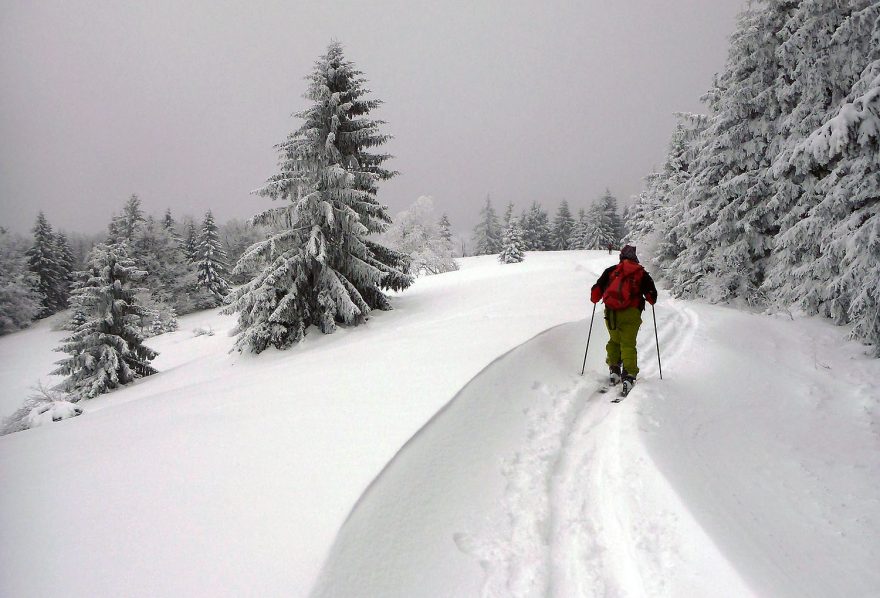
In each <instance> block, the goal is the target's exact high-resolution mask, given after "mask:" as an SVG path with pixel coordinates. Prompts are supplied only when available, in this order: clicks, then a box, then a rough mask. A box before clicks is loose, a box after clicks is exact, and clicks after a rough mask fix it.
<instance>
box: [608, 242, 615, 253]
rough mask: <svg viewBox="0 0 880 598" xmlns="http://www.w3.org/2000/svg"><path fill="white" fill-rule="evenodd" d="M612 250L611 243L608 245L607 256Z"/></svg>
mask: <svg viewBox="0 0 880 598" xmlns="http://www.w3.org/2000/svg"><path fill="white" fill-rule="evenodd" d="M612 249H614V245H612V244H611V243H609V244H608V255H611V250H612Z"/></svg>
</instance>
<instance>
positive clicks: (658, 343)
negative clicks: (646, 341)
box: [651, 303, 663, 380]
mask: <svg viewBox="0 0 880 598" xmlns="http://www.w3.org/2000/svg"><path fill="white" fill-rule="evenodd" d="M651 313H652V314H653V315H654V340H655V341H657V367H659V368H660V379H661V380H662V379H663V366H662V365H661V364H660V337H658V336H657V311H656V310H655V309H654V304H653V303H652V304H651Z"/></svg>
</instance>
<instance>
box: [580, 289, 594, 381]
mask: <svg viewBox="0 0 880 598" xmlns="http://www.w3.org/2000/svg"><path fill="white" fill-rule="evenodd" d="M595 317H596V304H595V303H594V304H593V315H591V316H590V332H588V333H587V349H586V351H584V367H582V368H581V376H583V375H584V370H586V369H587V352H588V351H589V350H590V337H591V336H593V318H595Z"/></svg>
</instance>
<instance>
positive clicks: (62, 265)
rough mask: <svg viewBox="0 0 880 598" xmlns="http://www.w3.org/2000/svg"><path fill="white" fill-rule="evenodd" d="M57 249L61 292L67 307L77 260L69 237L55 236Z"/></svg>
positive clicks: (63, 235) (61, 234)
mask: <svg viewBox="0 0 880 598" xmlns="http://www.w3.org/2000/svg"><path fill="white" fill-rule="evenodd" d="M55 247H56V248H57V252H58V266H59V274H60V276H61V278H60V280H59V291H60V294H61V299H62V300H63V301H64V306H65V307H66V306H67V300H68V298H69V297H70V284H71V282H73V272H74V268H73V266H74V263H75V261H76V259H75V258H74V257H73V250H72V249H71V248H70V243H69V242H68V241H67V235H65V234H64V233H58V234H57V235H55Z"/></svg>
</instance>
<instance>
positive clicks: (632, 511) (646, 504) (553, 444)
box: [313, 308, 750, 597]
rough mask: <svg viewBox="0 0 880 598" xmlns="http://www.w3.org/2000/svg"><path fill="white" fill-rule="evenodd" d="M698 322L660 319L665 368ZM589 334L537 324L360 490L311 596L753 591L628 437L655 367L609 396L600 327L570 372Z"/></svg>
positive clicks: (681, 314) (578, 327)
mask: <svg viewBox="0 0 880 598" xmlns="http://www.w3.org/2000/svg"><path fill="white" fill-rule="evenodd" d="M646 323H647V324H648V326H644V327H643V332H644V333H645V334H643V335H641V336H640V350H641V351H642V352H643V354H644V355H646V356H647V355H650V354H651V351H653V349H654V347H653V345H654V343H653V328H652V324H651V322H650V318H648V320H647V322H646ZM649 327H650V330H648V329H649ZM696 327H697V319H696V317H695V316H694V314H693V313H692V312H690V311H689V310H688V309H686V308H681V309H677V310H676V311H675V313H674V317H670V318H669V319H668V320H667V321H666V322H665V323H664V325H663V327H662V329H661V331H660V332H661V333H662V337H661V342H663V341H664V339H665V340H666V341H667V342H668V343H669V345H670V346H669V351H668V352H667V353H665V356H666V359H667V360H669V361H670V363H674V361H675V358H676V355H677V352H679V351H680V350H681V349H682V348H683V347H686V346H687V343H688V335H692V334H693V333H694V329H696ZM682 328H688V332H687V334H680V335H679V334H676V335H674V336H675V340H673V334H672V331H673V329H678V330H681V329H682ZM585 331H586V325H585V324H584V323H583V322H579V323H574V324H568V325H563V326H560V327H557V328H554V329H552V330H550V331H547V332H545V333H542V334H540V335H538V336H537V337H535V338H534V339H532V340H531V341H529V342H527V343H525V344H524V345H521V346H520V347H518V348H517V349H515V350H513V351H511V352H510V353H508V354H507V355H505V356H503V357H502V358H500V359H499V360H497V361H496V362H494V363H493V364H492V365H490V366H489V367H488V368H486V369H485V370H484V371H483V372H481V373H480V374H479V375H478V376H477V377H476V378H475V379H474V380H472V381H471V383H469V384H468V386H467V387H465V388H464V389H463V390H462V391H461V392H460V393H459V395H458V396H457V397H456V399H455V400H454V401H453V402H452V403H451V404H450V406H449V407H448V408H447V409H446V410H444V411H443V412H442V413H440V414H438V416H437V417H435V418H434V420H432V421H431V422H430V423H429V424H428V425H427V426H426V427H425V428H424V429H423V430H422V431H421V432H420V433H419V434H418V435H417V436H416V437H415V438H414V439H413V440H412V441H411V442H410V443H408V444H407V446H406V447H404V449H402V450H401V452H400V453H398V455H397V457H396V458H395V459H394V460H393V461H392V462H391V463H390V464H389V466H388V467H387V468H386V469H385V471H384V472H383V473H382V475H381V476H380V477H379V478H378V479H377V480H376V481H375V482H374V484H373V485H372V486H371V488H370V490H369V491H368V493H367V494H366V495H365V496H364V497H362V500H361V501H360V503H359V504H358V506H357V508H356V509H355V510H354V511H353V513H352V515H351V516H350V518H349V520H348V521H347V523H346V525H345V526H344V527H343V529H342V531H341V533H340V535H339V536H338V537H337V541H336V543H335V545H334V548H333V550H332V551H331V554H330V557H329V559H328V561H327V562H326V563H325V566H324V570H323V573H322V575H321V577H320V579H319V582H318V584H317V586H316V588H315V590H314V592H313V595H314V596H354V595H363V592H364V590H365V588H366V590H367V593H368V594H369V595H371V596H464V595H468V596H475V595H480V596H484V597H502V596H559V597H574V596H680V595H691V596H697V595H706V596H708V595H713V594H715V591H716V590H717V589H718V588H719V587H723V588H726V589H727V591H729V594H728V595H737V596H746V595H750V592H749V590H748V589H747V588H746V587H745V585H744V584H743V583H742V582H741V580H740V579H739V578H738V576H737V575H736V573H735V572H734V571H733V570H732V568H731V567H730V565H729V564H728V562H727V561H726V560H725V559H724V558H723V557H722V556H721V554H720V553H719V552H718V551H717V550H716V549H715V547H714V545H713V543H712V542H711V541H710V540H709V538H708V537H707V536H705V534H704V533H703V532H702V530H701V529H700V528H699V526H698V525H696V523H695V522H694V520H693V518H692V517H691V516H690V514H689V513H688V512H687V510H686V509H685V508H684V506H683V504H682V503H681V502H680V501H679V500H678V498H677V496H676V494H675V493H674V492H673V491H672V490H671V488H670V487H669V486H668V484H666V482H665V480H664V479H663V478H662V476H660V475H659V474H658V473H657V472H656V469H655V467H654V466H653V464H652V463H651V461H650V457H649V456H648V455H647V453H646V452H645V451H644V450H643V449H644V447H643V446H642V445H640V444H639V443H637V442H636V443H632V442H629V441H625V440H622V438H626V439H631V438H633V437H637V436H638V427H639V425H640V421H639V413H638V403H639V401H640V400H641V398H642V396H643V395H645V394H647V393H650V389H651V387H652V386H654V385H655V382H653V381H652V380H651V377H652V376H653V373H652V369H651V368H652V367H653V369H654V370H656V362H655V363H654V365H653V366H647V365H646V367H645V375H646V377H647V378H648V381H647V382H645V383H643V384H642V385H640V386H637V388H636V389H635V390H634V391H633V393H632V394H631V395H630V397H629V398H627V400H626V401H624V403H622V404H620V405H614V404H611V403H610V398H611V397H612V396H613V395H612V394H610V393H609V394H599V393H598V387H599V384H598V383H597V382H596V381H595V380H596V379H597V378H598V371H601V370H603V369H604V368H603V366H602V363H601V361H602V353H603V351H602V349H603V346H604V343H605V342H606V340H607V336H606V335H605V333H604V330H603V329H601V328H598V329H597V327H595V326H594V332H593V334H594V339H593V341H592V343H595V344H592V343H591V353H590V361H589V363H590V367H589V368H588V369H589V371H588V374H587V376H585V377H583V378H582V377H580V376H578V375H577V373H576V372H577V371H578V369H579V368H578V366H579V364H578V363H577V362H578V347H580V348H581V350H582V347H583V342H584V340H585V339H584V335H585ZM648 332H650V335H649V334H647V333H648ZM649 337H650V338H649ZM649 341H650V343H649ZM594 347H595V348H594ZM644 361H646V358H644V357H643V362H644ZM426 522H430V524H428V525H426ZM683 538H687V539H688V542H684V541H683V540H682V539H683ZM694 539H697V540H698V541H697V542H696V543H694ZM463 557H464V558H463ZM476 565H478V566H476ZM376 571H381V572H382V574H381V575H376V574H375V572H376ZM451 579H454V580H456V582H455V585H454V586H450V583H449V580H451ZM719 584H720V585H719ZM716 595H717V594H716Z"/></svg>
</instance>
